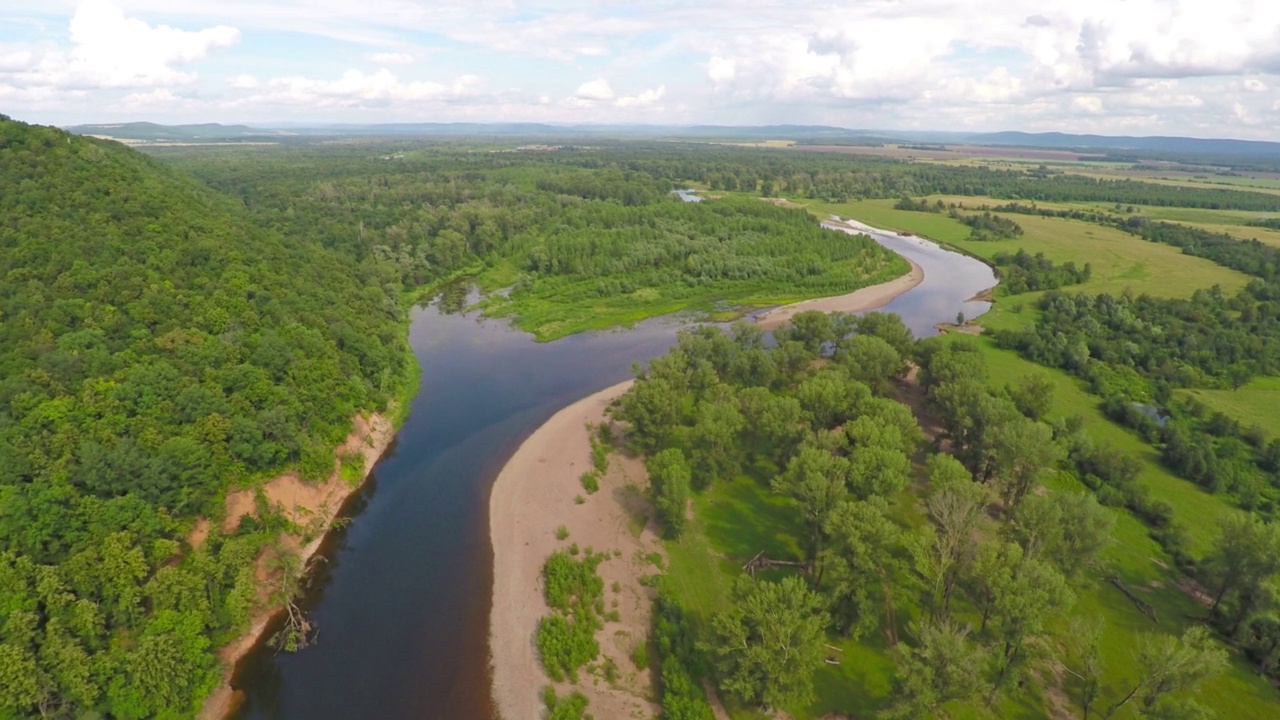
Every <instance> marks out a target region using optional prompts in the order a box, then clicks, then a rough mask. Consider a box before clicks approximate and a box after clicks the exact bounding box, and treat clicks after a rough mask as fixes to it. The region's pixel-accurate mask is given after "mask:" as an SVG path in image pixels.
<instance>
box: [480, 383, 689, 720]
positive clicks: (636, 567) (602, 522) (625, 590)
mask: <svg viewBox="0 0 1280 720" xmlns="http://www.w3.org/2000/svg"><path fill="white" fill-rule="evenodd" d="M629 387H631V381H627V382H624V383H621V384H619V385H615V386H613V387H611V388H608V389H606V390H602V391H601V392H598V393H596V394H594V395H592V396H590V397H587V398H585V399H583V400H579V401H578V402H576V403H574V404H573V405H570V406H569V407H567V408H565V409H563V410H561V411H560V412H558V413H556V414H555V416H553V417H552V418H551V419H550V420H548V421H547V422H546V423H545V424H543V425H542V426H541V427H540V428H538V429H537V430H536V431H535V432H534V433H533V435H531V436H529V438H528V439H527V440H525V441H524V443H523V444H522V445H521V446H520V448H519V449H518V450H516V453H515V454H514V455H512V456H511V459H510V460H509V461H508V462H507V464H506V466H505V467H504V468H503V469H502V472H501V473H500V474H499V475H498V479H497V481H496V482H495V483H494V487H493V492H492V494H491V495H490V497H489V528H490V530H489V532H490V536H491V538H492V540H493V555H494V573H493V576H494V584H493V606H492V609H491V614H490V638H489V643H490V651H491V653H492V657H491V662H492V664H493V692H494V699H495V701H496V703H497V706H498V709H499V711H500V713H501V716H502V717H503V718H506V719H507V720H525V719H526V718H529V719H532V718H538V717H541V716H542V712H543V710H542V703H541V693H542V688H544V687H545V686H547V685H550V684H552V683H551V681H550V680H548V679H547V677H546V675H545V673H544V672H543V670H542V665H541V663H540V661H539V659H538V651H537V647H536V645H535V637H536V633H537V627H538V621H539V620H540V619H541V618H542V617H544V616H546V615H548V614H550V612H551V611H550V609H549V608H548V607H547V605H546V601H545V600H544V598H543V595H542V578H541V572H542V566H543V564H544V563H545V562H546V559H547V558H548V557H550V555H551V553H552V552H554V551H555V550H557V549H560V548H566V547H568V546H569V545H570V544H574V543H576V544H577V545H578V546H579V547H580V548H582V549H584V550H585V549H586V548H587V547H591V548H593V549H594V550H595V551H597V552H603V553H605V554H607V555H610V556H611V557H610V558H609V559H608V560H606V561H605V562H604V563H602V564H601V565H600V567H599V569H598V572H599V574H600V577H601V578H602V579H603V580H604V587H605V591H604V602H605V612H606V613H609V612H611V611H617V613H618V615H619V620H618V621H610V620H608V619H606V620H605V623H604V628H603V629H602V630H601V631H600V632H599V633H597V635H596V639H597V641H599V643H600V652H601V658H600V660H599V661H597V662H604V661H605V658H609V659H611V660H612V661H613V663H614V664H615V665H616V666H617V668H618V670H619V677H618V679H617V680H616V681H615V682H614V683H609V682H608V681H606V680H605V679H604V678H603V677H600V676H599V675H597V674H592V673H589V672H581V673H579V680H580V682H579V683H578V684H576V685H572V684H569V683H561V684H559V685H557V688H556V690H557V692H558V693H561V694H566V693H569V692H572V691H574V690H577V691H579V692H581V693H583V694H584V695H586V696H587V698H588V700H589V701H590V706H589V710H588V711H589V712H590V713H592V714H593V715H594V716H595V717H597V718H601V719H603V718H649V717H654V716H656V715H657V712H658V708H657V706H656V705H655V704H654V702H653V688H654V677H653V672H652V670H648V671H643V672H641V671H638V670H637V669H636V667H635V664H634V663H633V662H632V660H631V653H632V651H633V650H634V648H635V647H636V644H637V643H640V642H646V641H647V639H648V635H649V625H650V613H651V611H652V605H653V600H654V595H653V593H652V591H651V590H650V589H649V588H646V587H644V586H643V585H641V583H640V578H641V577H642V576H645V575H650V574H654V573H657V572H659V570H658V568H656V567H654V566H653V565H652V564H651V563H650V562H649V561H648V560H647V559H646V556H648V555H649V554H650V553H658V554H662V543H661V542H660V541H659V539H658V536H657V534H656V533H655V527H654V525H653V523H648V522H646V523H644V524H643V529H642V530H641V531H640V532H639V533H635V532H633V531H632V527H633V524H634V526H635V527H640V526H641V525H640V522H643V520H644V519H646V518H647V517H648V516H649V515H651V513H650V512H649V511H648V506H647V501H646V500H645V498H644V493H643V488H645V487H647V486H648V478H647V476H646V474H645V470H644V464H643V462H642V461H641V460H640V459H639V458H631V457H624V456H621V455H619V454H618V453H614V454H612V455H610V458H609V471H608V472H607V473H606V474H605V476H604V477H603V478H601V480H600V490H599V491H598V492H596V493H594V494H591V495H588V494H587V493H586V491H585V490H584V489H583V487H582V483H581V477H582V474H583V473H584V472H586V471H587V470H590V469H591V467H592V465H591V443H590V439H589V434H588V431H587V428H586V426H587V424H588V423H599V422H601V421H602V420H604V413H605V409H606V408H607V407H608V406H609V404H610V403H611V402H613V400H614V399H615V398H617V397H619V396H620V395H622V394H623V393H624V392H626V390H627V388H629ZM577 497H582V498H583V499H584V501H585V502H583V503H582V504H578V503H576V502H575V498H577ZM637 521H639V522H637ZM562 525H563V526H564V528H565V529H566V530H568V533H569V534H568V537H567V538H566V539H564V540H557V539H556V530H557V528H558V527H560V526H562ZM664 563H665V560H664ZM615 586H616V587H617V590H615V589H614V587H615ZM615 603H616V604H615ZM651 657H652V655H651Z"/></svg>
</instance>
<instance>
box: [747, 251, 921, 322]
mask: <svg viewBox="0 0 1280 720" xmlns="http://www.w3.org/2000/svg"><path fill="white" fill-rule="evenodd" d="M903 259H904V260H906V261H907V262H909V263H911V272H909V273H907V274H906V275H903V276H902V277H899V278H894V279H893V280H890V281H888V282H882V283H880V284H879V285H871V286H868V287H864V288H861V289H859V290H855V291H853V292H851V293H849V294H847V295H833V296H831V297H824V298H817V299H816V300H805V301H803V302H798V303H793V304H791V305H783V306H781V307H776V308H773V309H772V310H769V311H768V312H765V313H762V314H760V315H759V316H757V317H756V322H757V323H758V324H759V325H760V327H761V328H763V329H765V330H776V329H777V328H780V327H782V326H783V325H786V324H787V323H789V322H791V318H793V317H795V316H796V314H797V313H802V312H808V311H810V310H817V311H819V312H825V313H830V312H843V313H860V312H869V311H871V310H875V309H878V308H882V307H884V306H885V305H888V304H889V303H890V302H893V300H894V298H896V297H898V296H899V295H901V294H902V293H904V292H906V291H908V290H910V289H912V288H914V287H915V286H917V285H919V284H920V283H922V282H924V270H923V269H921V267H920V266H919V265H917V264H916V263H915V262H914V261H912V260H910V259H908V258H903Z"/></svg>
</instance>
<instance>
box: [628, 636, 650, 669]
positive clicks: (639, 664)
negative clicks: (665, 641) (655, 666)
mask: <svg viewBox="0 0 1280 720" xmlns="http://www.w3.org/2000/svg"><path fill="white" fill-rule="evenodd" d="M631 662H633V663H635V666H636V669H637V670H648V669H649V644H648V643H645V642H639V643H636V646H635V648H634V649H633V650H632V651H631Z"/></svg>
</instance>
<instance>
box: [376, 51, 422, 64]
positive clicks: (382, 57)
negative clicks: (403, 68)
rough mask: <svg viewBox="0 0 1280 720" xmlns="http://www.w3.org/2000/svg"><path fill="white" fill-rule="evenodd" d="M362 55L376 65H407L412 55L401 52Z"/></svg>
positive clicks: (411, 60)
mask: <svg viewBox="0 0 1280 720" xmlns="http://www.w3.org/2000/svg"><path fill="white" fill-rule="evenodd" d="M364 57H365V59H366V60H368V61H369V62H371V63H375V64H378V65H408V64H409V63H411V62H413V55H411V54H410V53H403V52H379V53H369V54H368V55H365V56H364Z"/></svg>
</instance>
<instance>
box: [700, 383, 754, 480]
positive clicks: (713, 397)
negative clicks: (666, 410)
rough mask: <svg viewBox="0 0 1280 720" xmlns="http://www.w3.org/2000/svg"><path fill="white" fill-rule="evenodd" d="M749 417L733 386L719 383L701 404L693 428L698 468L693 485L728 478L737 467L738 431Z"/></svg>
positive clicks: (740, 430) (739, 431)
mask: <svg viewBox="0 0 1280 720" xmlns="http://www.w3.org/2000/svg"><path fill="white" fill-rule="evenodd" d="M745 425H746V421H745V420H744V419H743V417H742V412H741V411H740V410H739V409H738V400H737V397H736V396H735V395H734V392H733V388H731V387H729V386H728V385H718V386H716V388H715V390H714V391H712V392H711V394H710V395H709V396H708V397H707V399H705V400H703V401H702V402H701V403H699V404H698V409H697V410H696V412H695V418H694V426H693V429H692V430H691V431H690V433H689V435H690V443H689V444H690V459H691V461H692V463H693V465H694V467H695V468H696V469H697V471H698V472H697V473H696V474H695V475H694V478H693V484H694V487H696V488H698V489H702V488H705V487H707V486H708V485H710V484H711V482H712V481H713V480H719V479H726V478H730V477H732V476H733V473H734V472H736V470H737V462H738V458H737V447H738V442H737V441H738V434H739V433H741V432H742V429H743V427H744V426H745Z"/></svg>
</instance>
